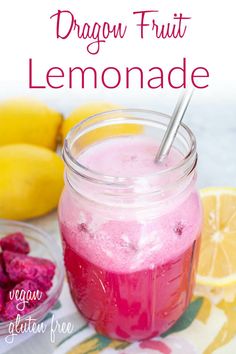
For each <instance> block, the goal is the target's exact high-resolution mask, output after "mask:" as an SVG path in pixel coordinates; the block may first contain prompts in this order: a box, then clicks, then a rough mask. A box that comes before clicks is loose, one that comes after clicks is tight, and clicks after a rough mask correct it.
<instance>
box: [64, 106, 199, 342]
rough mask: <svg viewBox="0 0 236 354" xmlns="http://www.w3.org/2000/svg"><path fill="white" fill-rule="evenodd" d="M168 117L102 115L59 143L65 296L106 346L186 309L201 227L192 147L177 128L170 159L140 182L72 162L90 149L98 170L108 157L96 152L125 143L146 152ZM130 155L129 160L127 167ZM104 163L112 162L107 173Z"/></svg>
mask: <svg viewBox="0 0 236 354" xmlns="http://www.w3.org/2000/svg"><path fill="white" fill-rule="evenodd" d="M169 119H170V117H169V116H167V115H164V114H160V113H157V112H153V111H146V110H119V111H111V112H105V113H103V114H99V115H95V116H93V117H91V118H89V119H87V120H84V121H83V122H81V123H80V124H78V125H77V126H76V127H74V128H73V129H72V130H71V131H70V133H69V134H68V136H67V138H66V140H65V145H64V151H63V155H64V160H65V163H66V169H65V188H64V191H63V194H62V196H61V201H60V205H59V222H60V229H61V234H62V240H63V249H64V261H65V267H66V272H67V277H68V281H69V286H70V291H71V294H72V298H73V300H74V302H75V304H76V306H77V308H78V310H79V311H80V313H81V314H82V315H83V316H84V317H85V319H86V320H88V322H89V323H91V324H92V325H94V327H95V329H96V330H97V331H98V332H99V333H101V334H103V335H107V336H109V337H112V338H117V339H125V340H128V341H133V340H142V339H146V338H150V337H152V336H154V335H160V334H161V333H163V332H165V331H166V330H168V329H169V328H170V327H171V326H172V325H173V324H174V323H175V322H176V321H177V320H178V318H179V317H180V316H181V315H182V314H183V312H184V311H185V310H186V308H187V307H188V305H189V302H190V299H191V296H192V290H193V286H194V280H195V272H196V267H197V262H198V254H199V244H200V233H201V227H202V211H201V204H200V200H199V195H198V192H197V190H196V165H197V153H196V142H195V138H194V135H193V134H192V132H191V131H190V129H189V128H188V127H187V126H186V125H184V124H182V125H181V127H180V128H179V131H178V134H177V136H176V138H175V141H174V145H173V151H175V152H176V154H177V155H174V156H175V157H176V156H178V158H176V159H175V158H173V159H172V160H173V161H172V162H171V163H170V165H168V164H167V165H165V163H164V165H163V166H162V168H161V169H157V170H155V171H152V172H150V173H146V172H144V173H141V174H140V175H136V174H135V173H133V169H132V168H130V169H129V172H128V173H127V171H126V170H125V169H120V170H117V173H116V175H114V173H110V174H109V171H104V172H102V173H101V170H99V171H98V170H97V169H93V168H91V166H88V165H85V164H83V163H82V162H81V160H80V156H82V154H83V153H84V152H86V151H89V149H93V151H94V152H96V157H95V158H94V161H95V163H96V164H97V166H100V165H101V166H102V165H103V161H104V156H105V155H106V157H107V156H108V155H109V154H110V152H111V149H110V150H109V148H108V149H107V151H106V153H105V154H104V152H102V150H101V153H99V151H100V150H99V149H100V148H98V147H99V145H98V144H101V143H102V142H105V140H106V141H108V140H109V142H110V143H113V142H114V141H115V140H117V139H127V138H128V139H131V140H132V139H133V141H135V142H136V143H137V156H138V157H139V154H141V153H142V154H143V153H144V150H145V149H146V148H142V146H141V145H140V148H139V145H138V144H139V143H138V139H140V142H141V141H143V140H142V139H143V138H145V139H147V141H148V139H152V141H155V142H157V143H158V142H159V143H160V141H161V138H162V136H163V134H164V132H165V130H166V127H167V125H168V123H169ZM131 140H130V141H131ZM119 141H121V140H119ZM128 141H129V140H122V142H123V143H124V144H129V142H128ZM136 143H135V144H136ZM140 144H141V143H140ZM142 144H143V143H142ZM121 145H122V144H121ZM121 145H119V146H121ZM100 146H101V145H100ZM120 149H121V148H120ZM155 149H157V147H155ZM129 150H130V149H129V146H128V147H127V148H126V149H125V151H127V154H128V153H129ZM145 151H146V150H145ZM115 153H118V154H119V148H118V147H117V148H116V152H115ZM117 156H118V155H117ZM137 156H136V155H135V156H134V155H132V156H129V158H130V163H133V164H134V166H135V163H136V162H135V159H136V158H137ZM153 157H154V156H153ZM105 160H106V159H105ZM131 160H132V162H131ZM113 164H114V166H115V164H116V161H115V159H114V158H113V161H111V165H110V170H111V171H114V168H113V167H114V166H113ZM129 166H131V165H129ZM143 166H144V169H145V168H146V167H145V164H144V165H143ZM105 172H106V173H105Z"/></svg>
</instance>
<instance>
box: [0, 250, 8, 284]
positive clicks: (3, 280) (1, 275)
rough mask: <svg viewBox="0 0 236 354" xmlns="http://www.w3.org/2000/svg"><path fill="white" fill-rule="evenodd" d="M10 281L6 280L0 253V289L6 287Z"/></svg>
mask: <svg viewBox="0 0 236 354" xmlns="http://www.w3.org/2000/svg"><path fill="white" fill-rule="evenodd" d="M9 281H10V279H9V278H8V276H7V274H6V272H5V270H4V264H3V258H2V253H0V287H5V286H7V285H8V283H9Z"/></svg>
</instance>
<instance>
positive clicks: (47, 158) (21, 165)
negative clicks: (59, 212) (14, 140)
mask: <svg viewBox="0 0 236 354" xmlns="http://www.w3.org/2000/svg"><path fill="white" fill-rule="evenodd" d="M63 169H64V165H63V161H62V159H61V158H60V157H59V156H58V155H57V154H56V153H55V152H53V151H51V150H49V149H47V148H43V147H39V146H35V145H29V144H15V145H5V146H2V147H0V218H6V219H15V220H23V219H29V218H33V217H36V216H40V215H43V214H45V213H47V212H49V211H50V210H52V209H54V208H55V207H56V206H57V204H58V201H59V197H60V194H61V191H62V188H63V184H64V183H63Z"/></svg>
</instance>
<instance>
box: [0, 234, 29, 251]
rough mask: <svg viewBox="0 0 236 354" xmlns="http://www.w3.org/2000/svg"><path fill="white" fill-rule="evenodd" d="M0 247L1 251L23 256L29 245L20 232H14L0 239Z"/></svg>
mask: <svg viewBox="0 0 236 354" xmlns="http://www.w3.org/2000/svg"><path fill="white" fill-rule="evenodd" d="M0 246H1V247H2V250H3V251H5V250H7V251H12V252H17V253H24V254H27V253H29V251H30V247H29V244H28V242H27V241H26V239H25V236H24V235H23V234H22V233H21V232H16V233H14V234H10V235H7V236H5V237H3V238H2V239H0Z"/></svg>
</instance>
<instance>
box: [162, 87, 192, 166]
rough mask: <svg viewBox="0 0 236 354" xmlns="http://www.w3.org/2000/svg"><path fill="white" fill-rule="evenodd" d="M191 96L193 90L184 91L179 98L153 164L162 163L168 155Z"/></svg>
mask: <svg viewBox="0 0 236 354" xmlns="http://www.w3.org/2000/svg"><path fill="white" fill-rule="evenodd" d="M192 94H193V89H192V90H188V91H184V92H183V94H182V95H181V96H180V98H179V100H178V102H177V104H176V107H175V110H174V112H173V114H172V117H171V120H170V123H169V125H168V127H167V129H166V132H165V134H164V137H163V139H162V142H161V145H160V148H159V150H158V152H157V154H156V157H155V162H156V163H158V162H162V161H163V160H164V159H165V158H166V157H167V156H168V154H169V152H170V149H171V146H172V144H173V141H174V139H175V136H176V134H177V131H178V129H179V126H180V123H181V121H182V119H183V116H184V114H185V112H186V110H187V108H188V105H189V102H190V100H191V97H192Z"/></svg>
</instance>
